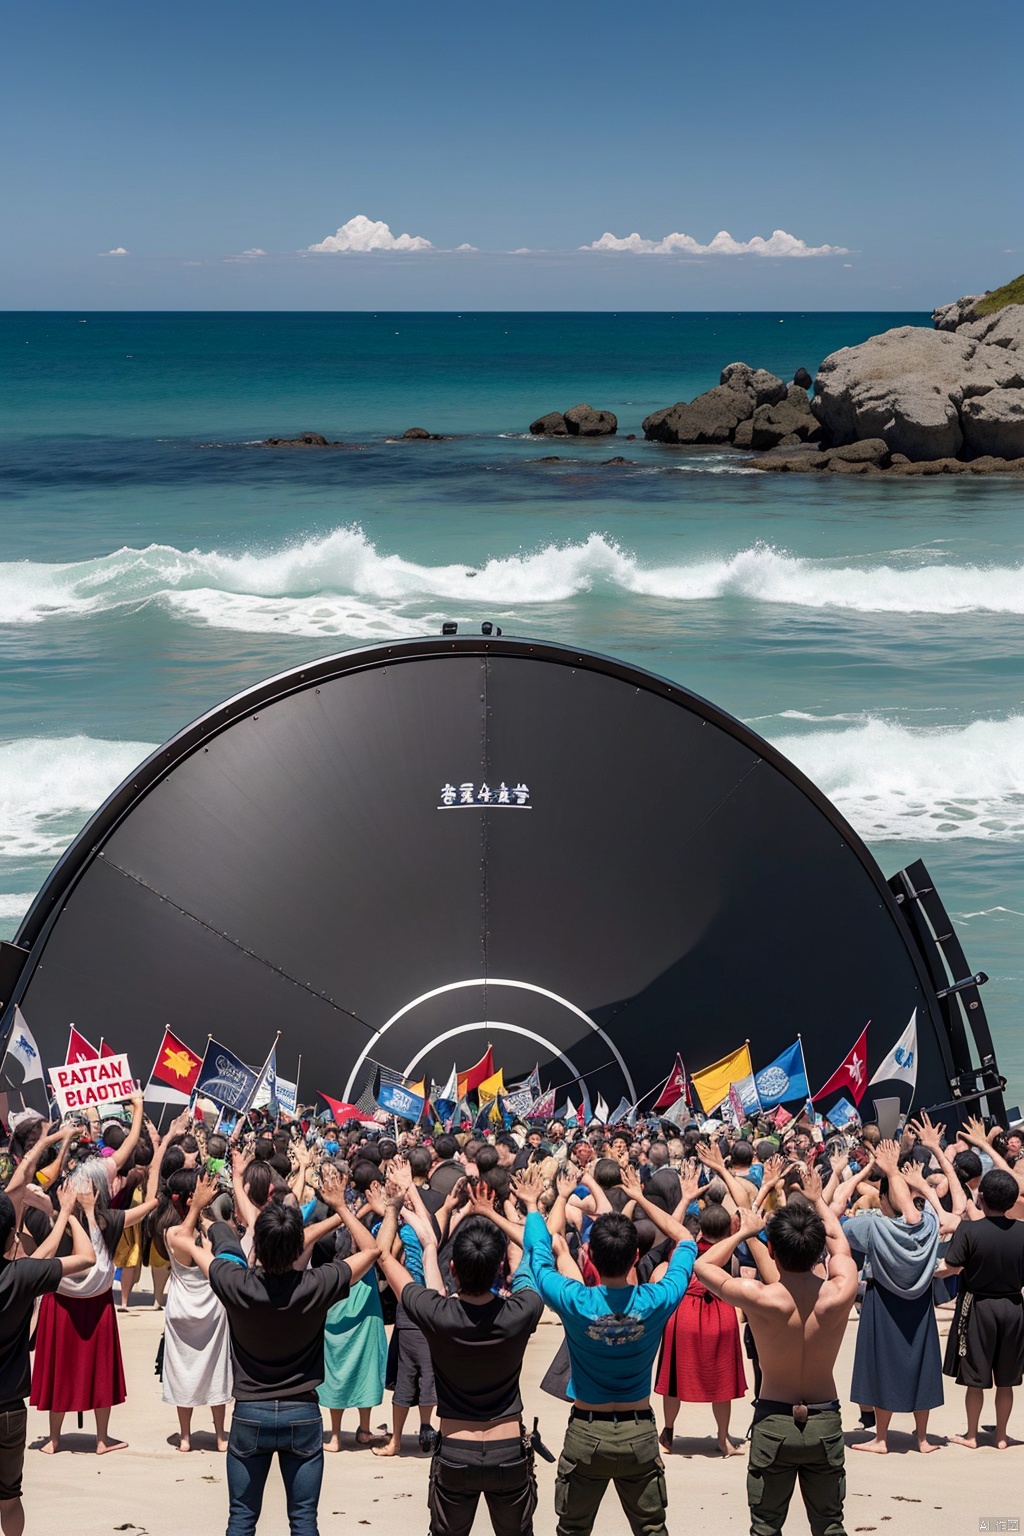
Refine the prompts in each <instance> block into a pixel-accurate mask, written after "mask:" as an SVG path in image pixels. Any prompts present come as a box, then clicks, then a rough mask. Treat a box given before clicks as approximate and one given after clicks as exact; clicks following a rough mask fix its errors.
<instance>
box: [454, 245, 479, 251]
mask: <svg viewBox="0 0 1024 1536" xmlns="http://www.w3.org/2000/svg"><path fill="white" fill-rule="evenodd" d="M455 249H456V250H457V251H478V250H479V249H480V247H479V246H478V245H465V244H463V245H457V246H456V247H455Z"/></svg>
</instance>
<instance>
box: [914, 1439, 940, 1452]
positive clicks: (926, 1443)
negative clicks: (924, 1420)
mask: <svg viewBox="0 0 1024 1536" xmlns="http://www.w3.org/2000/svg"><path fill="white" fill-rule="evenodd" d="M917 1448H918V1450H919V1451H920V1452H921V1455H922V1456H927V1455H928V1453H929V1451H937V1450H938V1446H937V1445H932V1443H931V1441H930V1440H919V1441H918V1442H917Z"/></svg>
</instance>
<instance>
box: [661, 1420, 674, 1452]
mask: <svg viewBox="0 0 1024 1536" xmlns="http://www.w3.org/2000/svg"><path fill="white" fill-rule="evenodd" d="M674 1439H675V1431H674V1430H671V1429H669V1427H668V1425H667V1424H666V1425H665V1428H664V1429H663V1430H662V1432H661V1434H660V1435H659V1436H658V1444H659V1445H660V1446H661V1448H662V1450H663V1451H668V1453H669V1455H670V1456H671V1454H672V1441H673V1440H674Z"/></svg>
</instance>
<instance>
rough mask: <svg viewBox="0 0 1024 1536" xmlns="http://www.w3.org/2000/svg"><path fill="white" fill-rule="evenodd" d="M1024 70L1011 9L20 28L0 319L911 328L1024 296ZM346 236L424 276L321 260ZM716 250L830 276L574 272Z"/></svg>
mask: <svg viewBox="0 0 1024 1536" xmlns="http://www.w3.org/2000/svg"><path fill="white" fill-rule="evenodd" d="M1022 58H1024V6H1022V5H1021V4H1020V3H1019V0H976V3H975V4H973V5H972V6H971V7H970V11H969V13H968V14H967V15H965V13H964V11H963V8H962V6H959V5H956V6H954V5H953V4H949V3H947V0H887V3H879V0H861V3H860V4H859V5H858V6H857V7H856V9H855V10H851V8H849V7H846V6H843V7H840V6H831V5H820V6H817V7H814V8H796V7H786V8H782V7H777V6H773V7H770V6H766V5H764V4H763V3H750V0H733V3H732V4H731V5H729V6H721V5H716V6H711V5H706V4H705V5H702V6H697V5H695V4H692V3H688V0H676V3H675V4H674V5H672V6H662V7H651V6H643V7H640V6H629V5H623V4H616V5H613V4H610V3H607V0H591V3H590V4H589V5H588V6H586V7H582V6H561V7H559V6H552V5H551V4H550V3H543V4H541V3H536V0H525V3H524V0H521V3H520V4H518V5H517V6H509V5H501V6H488V5H481V4H480V3H479V0H476V3H473V4H468V3H461V0H459V3H451V0H436V3H435V4H433V5H431V6H425V5H423V4H422V3H417V4H409V3H406V0H392V3H391V4H389V5H388V6H387V7H363V6H356V5H353V4H351V3H345V0H308V3H306V4H305V5H303V6H302V7H301V8H298V9H296V8H294V7H285V6H283V5H281V4H279V3H270V0H248V3H246V4H239V3H235V0H205V3H203V4H197V3H193V0H179V3H178V4H177V5H175V6H174V7H160V8H158V7H155V6H151V5H147V4H143V5H140V4H138V0H133V3H131V4H128V3H125V0H102V3H101V4H98V5H83V4H82V3H81V0H48V3H47V4H46V5H36V6H29V5H28V4H26V3H22V4H20V5H19V6H17V7H8V8H6V14H5V38H4V46H3V50H2V59H0V133H2V136H3V143H4V145H5V166H4V177H3V194H2V198H3V219H2V228H0V307H5V308H40V309H45V308H51V307H52V308H79V307H92V308H122V307H127V308H243V309H247V308H273V309H277V308H282V309H287V308H298V309H316V308H336V309H349V308H352V309H360V308H371V309H377V308H413V309H418V308H423V309H432V308H440V309H461V308H465V309H470V308H498V309H501V308H529V309H534V308H538V309H543V308H555V309H565V308H579V309H630V308H640V309H678V308H694V309H703V308H716V309H720V308H727V309H732V308H736V309H758V308H782V309H810V308H819V309H820V308H852V309H885V308H892V309H908V308H918V307H920V308H930V307H931V306H932V305H933V304H935V303H938V302H942V301H944V300H947V299H950V298H954V297H956V296H957V295H958V294H960V293H962V292H965V291H977V290H978V289H980V288H984V287H993V286H996V285H997V284H998V283H1000V282H1003V281H1005V280H1006V279H1007V278H1009V277H1011V276H1014V275H1016V274H1017V273H1018V272H1020V271H1021V270H1022V269H1024V198H1022V196H1021V192H1022V186H1024V173H1022V166H1024V111H1022V110H1021V83H1020V82H1021V72H1020V70H1021V66H1020V61H1021V59H1022ZM357 215H364V216H366V217H368V218H369V219H370V220H374V221H382V222H383V223H384V224H386V225H387V226H388V227H389V229H390V231H391V232H392V234H393V235H394V236H398V235H400V234H402V233H408V234H410V235H411V236H414V237H418V238H420V239H423V240H426V241H429V242H430V244H431V247H432V249H429V250H415V251H379V250H378V251H373V252H332V251H324V252H310V251H309V250H308V247H310V246H312V245H314V244H317V243H321V242H323V241H324V239H325V237H328V236H332V235H333V234H334V232H335V231H336V230H337V229H338V228H339V227H341V226H343V225H345V224H347V223H348V221H350V220H351V219H353V218H354V217H355V216H357ZM720 230H728V231H729V232H730V233H731V235H732V236H733V238H734V240H735V241H736V242H738V243H741V244H742V243H746V242H749V241H750V240H751V239H752V237H760V238H762V239H767V238H769V237H770V236H771V235H772V232H773V231H775V230H782V231H785V232H786V233H787V234H788V235H790V236H792V237H793V239H794V240H795V241H797V242H803V243H804V245H805V246H807V247H821V246H831V247H835V248H841V250H842V252H843V254H839V253H838V252H837V253H827V254H822V255H815V256H800V255H783V256H776V255H759V254H753V253H746V254H731V255H726V254H719V253H718V252H710V253H700V252H697V253H693V252H692V251H688V250H683V251H674V252H672V253H670V254H649V253H634V252H628V251H597V252H593V251H581V250H580V247H581V246H584V245H589V244H591V243H592V242H594V241H597V240H599V239H600V238H601V237H602V236H603V235H604V234H605V233H606V232H608V233H610V234H611V235H613V236H615V237H617V238H622V237H626V236H629V235H630V234H632V233H633V232H637V233H639V235H640V236H641V238H642V240H644V241H648V242H651V243H654V242H660V241H662V240H663V239H664V237H665V236H667V235H669V234H673V233H679V234H683V235H686V236H689V237H691V238H692V240H693V241H694V242H696V244H698V245H706V244H708V243H709V242H711V240H712V239H713V237H714V236H715V235H716V234H717V233H718V231H720ZM462 244H469V245H471V246H474V247H476V248H477V249H476V250H473V251H461V252H460V251H456V250H454V248H455V247H457V246H459V245H462ZM118 248H123V250H124V251H125V252H126V253H127V254H124V255H101V254H100V253H101V252H106V251H111V250H116V249H118ZM523 248H525V251H524V249H523ZM798 248H799V247H798ZM246 251H259V252H263V253H266V254H260V255H251V256H244V257H242V259H230V258H234V257H240V256H242V253H243V252H246ZM513 252H519V253H520V254H511V253H513Z"/></svg>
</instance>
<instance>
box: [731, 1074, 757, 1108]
mask: <svg viewBox="0 0 1024 1536" xmlns="http://www.w3.org/2000/svg"><path fill="white" fill-rule="evenodd" d="M732 1086H733V1087H734V1088H735V1089H736V1093H737V1095H738V1097H739V1101H740V1105H741V1106H742V1109H743V1115H744V1118H745V1119H747V1120H749V1119H750V1117H751V1115H759V1114H760V1113H761V1100H760V1098H759V1097H758V1092H757V1084H756V1083H755V1082H754V1074H753V1072H750V1073H748V1075H747V1076H746V1077H741V1078H740V1080H739V1082H738V1083H733V1085H732Z"/></svg>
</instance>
